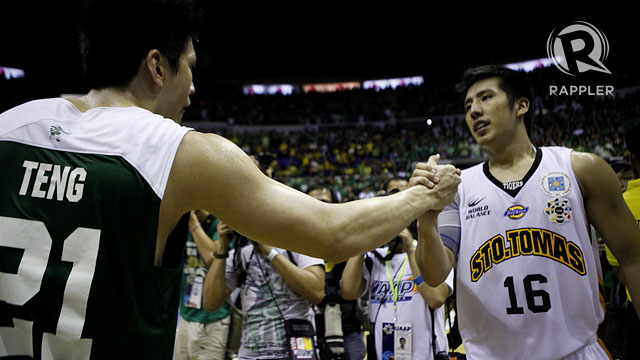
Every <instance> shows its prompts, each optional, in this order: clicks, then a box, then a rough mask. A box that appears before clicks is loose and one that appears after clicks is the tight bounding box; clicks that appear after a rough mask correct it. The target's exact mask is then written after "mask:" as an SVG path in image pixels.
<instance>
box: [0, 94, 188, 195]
mask: <svg viewBox="0 0 640 360" xmlns="http://www.w3.org/2000/svg"><path fill="white" fill-rule="evenodd" d="M54 127H58V128H59V129H60V132H59V134H58V135H54V132H53V129H54ZM190 130H192V129H191V128H186V127H183V126H180V125H179V124H177V123H175V122H174V121H173V120H171V119H167V118H164V117H162V116H160V115H156V114H153V113H151V112H150V111H148V110H145V109H142V108H138V107H106V108H104V107H100V108H92V109H89V110H88V111H86V112H84V113H83V112H80V111H79V110H78V109H77V108H76V107H75V106H74V105H73V104H72V103H70V102H69V101H67V100H65V99H62V98H53V99H43V100H35V101H31V102H28V103H25V104H23V105H20V106H17V107H15V108H13V109H10V110H8V111H6V112H4V113H2V114H0V141H12V142H16V143H21V144H25V145H30V146H35V147H40V148H44V149H49V150H59V151H67V152H75V153H81V154H94V155H107V156H121V157H122V158H124V159H125V160H126V161H127V162H128V163H129V164H131V166H133V167H134V168H135V169H136V170H137V171H138V172H139V173H140V175H141V176H142V177H143V178H144V179H145V180H146V181H147V182H148V183H149V185H150V186H151V188H152V189H153V191H154V192H155V193H156V195H158V197H159V198H160V199H162V198H163V196H164V191H165V188H166V186H167V182H168V179H169V173H170V172H171V168H172V166H173V161H174V159H175V155H176V153H177V151H178V147H179V146H180V143H181V142H182V138H183V137H184V135H185V134H186V133H187V132H188V131H190Z"/></svg>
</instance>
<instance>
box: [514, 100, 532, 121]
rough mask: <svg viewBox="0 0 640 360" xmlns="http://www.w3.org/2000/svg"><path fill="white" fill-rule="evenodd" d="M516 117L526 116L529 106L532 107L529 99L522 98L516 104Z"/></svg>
mask: <svg viewBox="0 0 640 360" xmlns="http://www.w3.org/2000/svg"><path fill="white" fill-rule="evenodd" d="M514 106H515V110H516V117H520V116H524V114H526V113H527V112H528V111H529V106H531V102H530V101H529V99H527V98H525V97H522V98H520V99H518V100H517V101H516V103H515V105H514Z"/></svg>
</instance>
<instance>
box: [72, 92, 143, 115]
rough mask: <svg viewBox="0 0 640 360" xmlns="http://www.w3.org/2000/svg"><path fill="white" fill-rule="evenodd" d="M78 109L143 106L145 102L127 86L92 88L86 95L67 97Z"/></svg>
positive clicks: (83, 110)
mask: <svg viewBox="0 0 640 360" xmlns="http://www.w3.org/2000/svg"><path fill="white" fill-rule="evenodd" d="M69 101H70V102H71V103H72V104H73V105H75V106H76V107H77V108H78V110H80V111H81V112H85V111H87V110H89V109H92V108H97V107H131V106H137V107H142V108H145V104H144V102H143V101H141V100H140V99H139V98H137V97H136V96H135V95H134V94H133V92H131V91H130V90H129V89H128V88H120V87H107V88H101V89H92V90H91V91H89V93H87V94H86V95H83V96H80V97H78V98H73V99H69Z"/></svg>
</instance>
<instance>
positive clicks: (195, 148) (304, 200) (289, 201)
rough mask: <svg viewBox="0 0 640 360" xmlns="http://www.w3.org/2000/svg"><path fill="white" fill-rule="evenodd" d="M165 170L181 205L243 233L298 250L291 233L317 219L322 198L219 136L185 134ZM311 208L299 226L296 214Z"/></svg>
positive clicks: (300, 231)
mask: <svg viewBox="0 0 640 360" xmlns="http://www.w3.org/2000/svg"><path fill="white" fill-rule="evenodd" d="M171 175H172V177H173V179H174V180H175V184H173V186H177V187H180V189H179V191H177V194H178V196H180V199H179V200H178V201H179V202H180V206H181V207H182V208H183V209H184V210H186V211H188V210H191V209H204V210H207V211H209V212H211V213H212V214H214V215H215V216H216V217H218V218H219V219H221V220H222V221H223V222H224V223H226V224H228V225H229V226H230V227H231V228H233V229H234V230H236V231H238V232H240V233H242V234H243V235H245V236H247V237H248V238H251V239H255V240H259V241H263V242H266V243H269V244H272V245H275V246H278V247H282V248H287V249H291V250H294V251H298V252H304V251H302V250H305V249H302V247H303V245H304V244H302V243H300V242H295V241H291V239H295V238H300V237H301V236H302V234H304V233H306V231H310V230H311V231H313V230H314V227H316V225H317V227H319V226H320V225H321V224H320V223H321V220H319V218H320V214H321V213H322V211H320V208H321V205H322V204H323V203H322V202H320V201H317V200H315V199H313V198H311V197H309V196H306V195H304V194H303V193H301V192H299V191H297V190H294V189H292V188H289V187H287V186H285V185H283V184H281V183H278V182H277V181H275V180H272V179H270V178H269V177H267V176H265V175H264V174H263V173H262V172H261V171H260V170H259V169H258V167H257V166H256V165H255V163H254V162H253V160H252V159H251V158H250V157H249V156H248V155H246V154H245V153H244V151H242V149H240V148H239V147H238V146H236V145H235V144H233V143H232V142H230V141H229V140H227V139H224V138H222V137H220V136H217V135H213V134H200V133H195V132H192V133H190V134H187V136H185V138H184V140H183V142H182V144H181V146H180V149H179V151H178V154H177V155H176V160H175V162H174V169H173V170H172V174H171ZM174 175H175V176H174ZM311 212H314V213H316V214H318V217H313V218H310V219H306V218H305V220H307V221H306V222H305V223H306V225H307V226H308V227H307V228H306V229H303V228H302V225H301V223H302V222H301V221H297V220H299V219H300V218H301V217H304V214H308V213H311ZM316 223H317V224H316ZM309 225H311V228H309ZM306 250H307V251H306V252H307V253H308V252H309V251H308V249H306Z"/></svg>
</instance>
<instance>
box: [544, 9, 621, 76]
mask: <svg viewBox="0 0 640 360" xmlns="http://www.w3.org/2000/svg"><path fill="white" fill-rule="evenodd" d="M547 55H548V56H549V59H550V60H551V61H552V62H553V64H554V65H555V66H556V67H557V68H558V69H559V70H560V71H562V72H563V73H565V74H567V75H572V76H576V75H580V74H582V73H585V72H587V71H590V70H592V71H598V72H603V73H607V74H611V72H610V71H609V69H607V68H606V67H605V66H604V61H605V60H606V59H607V56H608V55H609V41H608V40H607V37H606V36H605V35H604V33H603V32H602V31H601V30H599V29H598V28H596V27H595V26H593V25H591V24H589V23H587V22H585V21H574V22H572V23H571V24H569V25H568V26H566V27H564V28H562V29H554V30H553V31H552V32H551V34H549V38H548V39H547Z"/></svg>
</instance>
